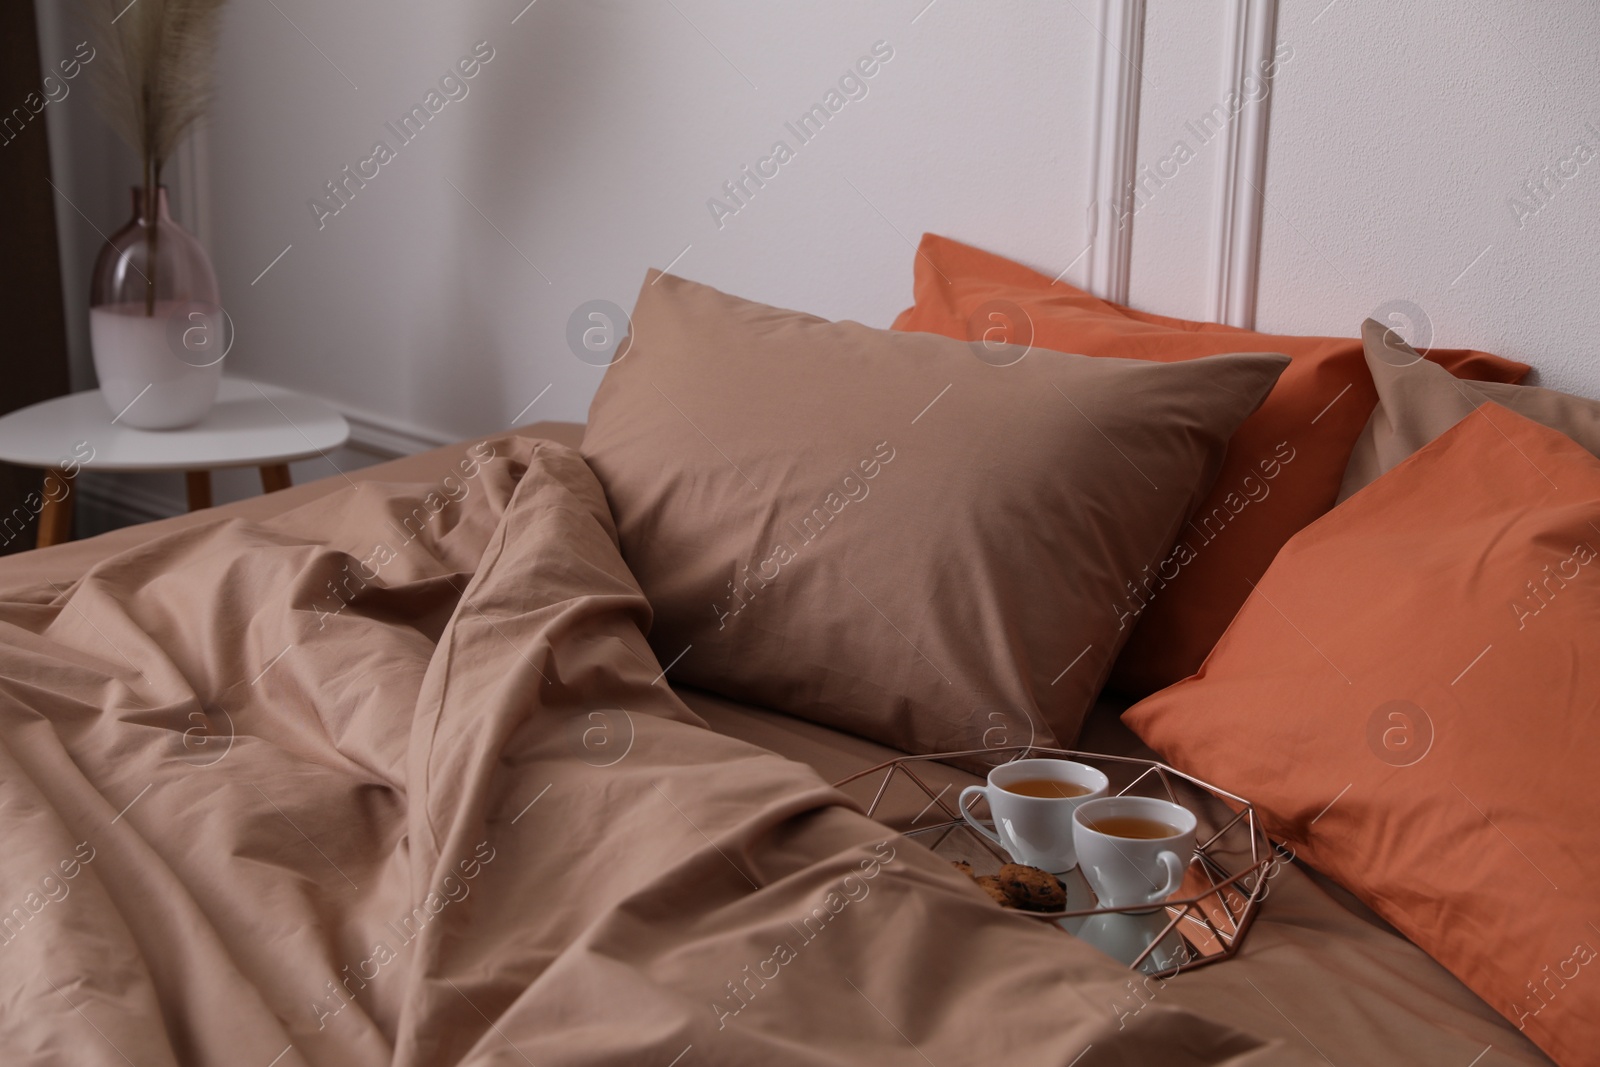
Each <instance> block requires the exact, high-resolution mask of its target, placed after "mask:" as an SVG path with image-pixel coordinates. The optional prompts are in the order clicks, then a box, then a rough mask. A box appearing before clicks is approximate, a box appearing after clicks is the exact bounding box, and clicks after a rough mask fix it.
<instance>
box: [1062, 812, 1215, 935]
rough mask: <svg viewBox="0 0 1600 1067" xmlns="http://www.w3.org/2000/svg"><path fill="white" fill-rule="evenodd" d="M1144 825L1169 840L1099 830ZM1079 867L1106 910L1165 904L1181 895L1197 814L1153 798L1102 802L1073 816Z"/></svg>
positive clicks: (1190, 855)
mask: <svg viewBox="0 0 1600 1067" xmlns="http://www.w3.org/2000/svg"><path fill="white" fill-rule="evenodd" d="M1116 819H1139V820H1144V821H1146V822H1150V823H1156V824H1160V825H1162V826H1165V827H1166V828H1168V829H1170V830H1171V831H1172V832H1171V833H1170V834H1163V835H1162V836H1160V837H1124V836H1121V835H1117V834H1111V833H1102V832H1101V831H1099V830H1096V829H1094V827H1095V826H1096V825H1105V824H1106V822H1107V821H1108V820H1116ZM1073 823H1074V827H1073V838H1074V841H1075V842H1076V844H1077V848H1078V862H1079V864H1080V865H1081V866H1082V869H1083V876H1084V878H1086V879H1088V881H1089V888H1091V889H1093V890H1094V895H1095V897H1096V899H1097V900H1099V902H1100V907H1102V908H1131V907H1140V906H1142V905H1146V904H1152V905H1153V904H1160V903H1161V902H1162V901H1164V900H1166V899H1167V898H1168V897H1170V896H1172V894H1174V893H1176V892H1177V891H1178V887H1179V886H1181V885H1182V884H1183V876H1184V872H1186V871H1187V870H1188V869H1189V860H1190V859H1191V858H1192V857H1193V856H1194V833H1195V818H1194V813H1193V812H1191V811H1189V809H1187V808H1184V807H1181V806H1180V805H1177V804H1172V803H1169V802H1168V801H1165V800H1157V799H1155V798H1154V797H1126V796H1124V797H1103V798H1101V799H1098V800H1093V801H1090V802H1089V803H1087V804H1082V805H1079V806H1078V808H1077V809H1076V810H1075V811H1074V812H1073Z"/></svg>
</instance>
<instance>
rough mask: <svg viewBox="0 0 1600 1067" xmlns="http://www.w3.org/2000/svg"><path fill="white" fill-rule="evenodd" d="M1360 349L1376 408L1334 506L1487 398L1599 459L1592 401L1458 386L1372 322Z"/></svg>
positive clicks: (1598, 408) (1599, 428)
mask: <svg viewBox="0 0 1600 1067" xmlns="http://www.w3.org/2000/svg"><path fill="white" fill-rule="evenodd" d="M1361 344H1362V348H1363V349H1364V350H1365V352H1366V355H1367V367H1368V369H1370V370H1371V371H1372V380H1373V382H1374V383H1375V384H1376V385H1377V387H1378V406H1377V407H1376V408H1375V409H1373V412H1372V417H1371V418H1370V419H1368V420H1367V425H1366V428H1365V429H1364V430H1362V431H1361V436H1360V438H1358V439H1357V440H1356V447H1355V451H1354V452H1352V453H1351V454H1350V464H1349V466H1347V467H1345V471H1344V482H1343V484H1342V485H1341V486H1340V487H1339V500H1340V501H1343V500H1345V499H1346V498H1348V497H1349V496H1351V495H1352V494H1353V493H1355V492H1357V491H1358V490H1360V489H1363V488H1365V487H1366V486H1368V485H1371V484H1372V483H1373V482H1375V481H1377V480H1378V479H1379V478H1380V477H1382V476H1383V475H1385V474H1387V473H1388V472H1389V471H1391V470H1393V469H1394V468H1395V467H1397V466H1399V465H1400V464H1401V462H1403V461H1404V460H1405V458H1406V457H1407V456H1409V455H1411V454H1412V453H1413V452H1416V451H1419V450H1420V449H1421V448H1422V447H1423V446H1424V445H1426V444H1428V443H1429V442H1430V441H1432V440H1433V439H1434V438H1436V437H1438V436H1439V435H1440V434H1442V433H1444V432H1445V431H1446V430H1448V429H1449V428H1450V427H1452V426H1454V425H1455V424H1456V423H1458V422H1460V421H1461V420H1462V419H1464V418H1466V417H1467V416H1468V415H1470V414H1472V412H1474V411H1476V410H1477V409H1478V407H1479V406H1480V405H1482V404H1484V403H1486V402H1490V401H1492V402H1494V403H1496V404H1499V405H1501V406H1502V407H1507V408H1510V409H1511V410H1512V411H1515V412H1516V413H1517V414H1519V415H1523V416H1526V417H1527V418H1530V419H1532V420H1533V421H1534V422H1537V423H1540V424H1541V425H1544V426H1548V427H1550V428H1551V429H1552V430H1559V431H1561V432H1562V433H1564V434H1566V435H1567V436H1568V437H1570V438H1572V439H1573V440H1574V441H1576V442H1578V444H1580V445H1582V446H1583V447H1584V448H1585V449H1587V450H1588V451H1589V452H1591V453H1593V454H1595V455H1597V456H1600V403H1596V402H1595V401H1593V400H1585V399H1584V398H1583V397H1580V396H1572V395H1571V394H1569V393H1558V392H1556V391H1555V390H1554V389H1539V388H1536V387H1534V386H1531V385H1507V384H1505V383H1504V382H1468V381H1463V380H1461V379H1460V378H1457V377H1456V376H1455V375H1453V374H1451V373H1450V372H1449V371H1447V370H1445V369H1444V368H1443V367H1441V366H1439V365H1438V364H1437V363H1432V362H1430V361H1428V360H1426V359H1424V358H1422V356H1420V355H1418V354H1417V351H1416V349H1414V348H1412V347H1411V346H1410V345H1408V344H1406V343H1405V341H1404V340H1402V339H1401V338H1400V336H1399V335H1398V334H1396V333H1395V332H1394V331H1393V330H1391V329H1389V328H1388V327H1387V326H1385V325H1384V324H1383V323H1381V322H1378V321H1377V320H1376V319H1368V320H1367V321H1366V322H1364V323H1362V324H1361Z"/></svg>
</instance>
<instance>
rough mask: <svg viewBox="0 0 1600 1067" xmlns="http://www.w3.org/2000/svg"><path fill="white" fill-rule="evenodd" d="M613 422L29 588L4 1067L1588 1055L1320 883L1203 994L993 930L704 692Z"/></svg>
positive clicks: (305, 499) (42, 578)
mask: <svg viewBox="0 0 1600 1067" xmlns="http://www.w3.org/2000/svg"><path fill="white" fill-rule="evenodd" d="M581 433H582V428H581V427H579V426H576V425H570V424H548V423H546V424H538V425H534V426H530V427H527V428H525V429H522V430H519V431H516V432H514V433H510V434H503V435H497V436H493V437H489V438H483V439H480V440H477V441H467V442H462V443H460V444H457V445H451V446H448V447H446V448H441V449H439V450H437V451H434V452H431V453H426V454H422V455H418V456H413V457H410V458H406V459H402V460H397V461H394V462H391V463H387V464H384V465H382V466H377V467H372V468H367V469H364V470H360V471H353V472H351V473H349V474H348V475H343V476H337V477H333V478H329V479H325V480H323V481H320V482H316V483H313V484H308V485H303V486H298V487H295V488H292V489H288V490H285V491H282V492H279V493H275V494H272V495H270V496H266V497H262V498H257V499H253V500H248V501H243V502H240V503H237V504H230V505H227V506H224V507H219V508H215V509H211V510H207V511H204V512H198V513H193V514H189V515H185V516H181V517H177V518H173V519H168V520H165V521H162V522H156V523H151V524H148V525H145V526H140V527H137V528H130V529H123V530H119V531H115V532H113V533H110V534H106V535H103V536H101V537H97V538H94V539H92V540H88V541H83V542H78V543H72V544H67V545H62V546H58V547H55V548H50V549H46V550H40V551H36V552H32V553H26V554H23V555H19V556H13V557H9V558H7V559H5V560H3V561H0V627H3V629H4V632H5V639H4V641H3V643H0V679H3V680H0V688H3V691H4V693H5V698H4V703H3V708H4V712H3V716H0V723H3V727H0V728H3V735H0V759H3V760H4V763H5V766H4V770H3V772H0V791H3V792H0V826H3V827H4V840H5V842H6V851H7V859H6V862H5V864H4V867H5V876H4V890H5V892H6V894H7V897H6V899H5V900H4V902H3V903H4V907H5V918H4V919H3V923H4V932H3V938H0V957H3V958H4V959H5V961H6V966H5V967H4V968H3V969H0V983H3V985H4V990H3V993H0V1001H3V1003H4V1004H5V1005H6V1009H5V1011H4V1013H3V1016H0V1048H3V1049H4V1050H5V1059H6V1060H7V1061H8V1062H18V1063H21V1062H27V1063H37V1064H74V1065H85V1064H100V1063H105V1064H112V1063H125V1062H126V1063H137V1064H140V1065H141V1067H145V1065H157V1064H178V1063H236V1064H258V1065H261V1067H289V1065H293V1064H302V1063H304V1064H321V1063H329V1064H331V1063H338V1064H380V1063H395V1064H406V1065H413V1064H416V1065H420V1064H444V1063H474V1064H480V1063H481V1064H489V1063H503V1064H511V1063H533V1064H551V1063H587V1064H659V1065H661V1067H693V1065H694V1064H698V1063H728V1064H749V1063H795V1064H823V1063H869V1062H870V1063H907V1064H910V1063H919V1064H926V1063H931V1064H938V1065H941V1067H943V1065H945V1064H956V1063H978V1062H988V1061H993V1062H1015V1063H1029V1064H1060V1065H1063V1067H1065V1065H1068V1064H1079V1065H1083V1067H1090V1065H1094V1064H1112V1063H1121V1064H1150V1063H1162V1064H1190V1063H1192V1064H1202V1063H1204V1064H1236V1065H1245V1064H1252V1065H1253V1064H1269V1063H1270V1064H1290V1063H1336V1064H1354V1063H1406V1064H1411V1063H1419V1064H1420V1063H1436V1064H1448V1065H1459V1067H1469V1065H1470V1067H1494V1065H1498V1064H1538V1063H1545V1062H1549V1061H1548V1060H1547V1059H1546V1058H1545V1056H1544V1055H1543V1054H1542V1053H1541V1052H1540V1051H1539V1050H1538V1049H1537V1048H1535V1046H1534V1045H1533V1044H1531V1043H1530V1042H1529V1041H1528V1039H1527V1038H1526V1037H1525V1036H1524V1035H1523V1034H1522V1033H1520V1032H1519V1031H1518V1029H1517V1028H1516V1027H1515V1026H1513V1025H1512V1024H1511V1023H1510V1022H1508V1021H1507V1020H1506V1019H1505V1018H1503V1017H1502V1015H1501V1014H1500V1013H1499V1012H1497V1011H1495V1010H1494V1009H1492V1008H1491V1007H1490V1006H1489V1005H1487V1004H1485V1003H1484V1002H1483V1001H1482V1000H1480V999H1479V998H1478V997H1477V996H1475V995H1474V994H1473V993H1472V992H1471V991H1470V990H1469V989H1467V988H1466V987H1465V986H1464V985H1463V984H1462V983H1461V982H1459V981H1457V980H1456V978H1454V977H1452V975H1451V974H1450V973H1449V972H1448V971H1447V970H1446V969H1445V968H1444V967H1442V966H1440V965H1439V964H1438V963H1435V962H1434V961H1433V960H1432V959H1430V958H1429V957H1428V955H1427V954H1425V953H1424V952H1423V951H1422V950H1421V949H1419V948H1418V947H1416V945H1414V944H1412V943H1411V942H1410V941H1409V940H1407V939H1406V938H1405V937H1402V936H1400V935H1399V934H1398V933H1397V932H1396V931H1395V930H1394V929H1393V928H1391V927H1390V926H1388V925H1387V924H1386V923H1385V922H1384V921H1383V920H1382V919H1380V918H1378V917H1377V916H1376V915H1375V914H1374V913H1373V912H1371V911H1370V910H1368V909H1367V908H1366V907H1364V906H1363V905H1362V904H1360V903H1359V902H1358V901H1357V900H1356V899H1355V898H1354V897H1352V896H1351V895H1350V894H1349V893H1346V892H1345V891H1343V890H1342V889H1340V888H1339V887H1338V886H1337V885H1335V884H1333V883H1332V882H1330V881H1328V880H1327V879H1325V878H1322V877H1320V876H1318V875H1315V874H1314V873H1312V872H1311V871H1309V869H1307V868H1306V867H1304V866H1303V865H1302V864H1299V863H1296V862H1285V863H1283V864H1281V865H1280V866H1278V867H1276V868H1275V869H1274V873H1273V877H1272V882H1271V889H1270V893H1269V896H1268V899H1267V901H1266V903H1265V906H1264V908H1263V910H1262V912H1261V915H1260V918H1259V920H1258V921H1257V923H1256V924H1255V926H1254V927H1253V929H1252V931H1251V933H1250V935H1249V938H1248V940H1247V942H1246V943H1245V945H1244V947H1243V950H1242V952H1241V954H1240V955H1239V956H1238V957H1237V958H1236V959H1233V960H1230V961H1228V962H1225V963H1222V964H1220V965H1216V966H1211V967H1206V968H1202V969H1199V970H1195V971H1193V972H1191V973H1187V974H1182V975H1179V976H1178V977H1177V978H1175V979H1172V980H1169V981H1164V982H1150V981H1148V980H1144V979H1142V978H1141V977H1139V976H1136V975H1134V974H1132V973H1130V972H1128V971H1126V970H1125V969H1123V968H1121V967H1120V966H1119V965H1117V964H1115V963H1113V962H1112V961H1110V960H1109V959H1107V958H1106V957H1103V956H1101V955H1099V954H1098V953H1096V952H1095V951H1094V950H1092V949H1090V948H1088V947H1086V946H1084V945H1082V944H1080V943H1077V942H1076V941H1074V940H1073V939H1071V938H1068V937H1066V936H1064V935H1062V934H1060V933H1059V932H1057V931H1054V930H1052V929H1049V928H1048V927H1046V926H1044V925H1042V924H1039V923H1037V922H1034V921H1031V920H1028V919H1025V918H1020V917H1017V916H1016V915H1012V914H1007V913H1004V912H1002V911H1001V910H999V909H997V908H995V907H993V906H992V904H990V903H989V901H988V900H987V899H986V898H985V897H984V896H983V894H982V893H981V892H979V891H978V890H977V889H976V888H975V887H974V886H973V885H972V884H971V883H970V881H969V880H967V879H966V878H965V877H964V876H962V875H960V874H959V873H957V872H955V871H954V870H953V869H952V868H950V866H949V865H948V864H947V863H945V862H944V861H943V860H940V859H938V858H937V857H935V856H933V855H932V854H931V853H927V852H926V851H925V850H923V849H921V847H920V846H917V845H915V844H912V843H910V842H908V841H906V840H905V839H903V838H900V837H898V836H897V835H895V834H893V833H891V832H889V831H888V830H887V829H886V828H884V827H883V826H880V825H878V824H876V823H874V822H873V821H871V820H868V819H867V818H865V816H864V815H862V814H861V801H860V798H859V797H847V796H844V795H842V794H840V793H838V792H836V791H834V790H833V789H831V788H830V787H829V785H828V783H830V782H833V781H837V780H839V779H841V778H843V777H845V776H846V775H848V774H850V773H852V772H855V771H858V770H861V769H863V768H866V767H869V766H872V765H874V764H876V763H879V762H881V761H882V760H884V759H886V758H890V757H892V756H894V755H895V754H897V753H896V750H895V749H893V748H890V747H887V746H885V745H882V744H878V743H876V742H873V741H869V740H865V739H863V738H861V737H857V736H853V735H852V734H850V733H847V732H845V731H842V730H839V729H835V728H831V727H829V726H827V725H821V724H819V723H817V722H814V721H806V720H803V719H800V718H796V717H793V716H790V715H786V714H782V713H779V712H776V711H771V710H766V709H764V708H762V707H758V706H752V705H751V704H749V703H747V702H741V701H737V700H731V699H727V698H725V697H719V696H716V695H713V694H711V693H708V692H705V691H703V690H701V689H697V688H693V687H690V686H687V685H678V684H675V683H674V681H673V678H674V671H673V670H672V668H671V665H670V664H666V663H664V662H662V660H663V659H664V657H658V656H657V655H655V654H654V653H653V652H652V650H651V648H650V646H649V645H648V644H647V643H646V641H645V639H644V636H643V631H644V630H645V628H647V627H648V626H649V624H650V606H649V605H648V604H647V603H646V601H645V599H644V597H643V596H642V595H641V593H640V592H639V588H638V586H637V585H636V584H635V583H634V581H633V579H632V577H631V575H630V574H629V572H628V569H627V567H626V566H625V565H624V564H623V562H622V559H621V556H620V555H618V553H617V549H616V539H617V535H616V533H615V531H614V530H613V529H612V528H611V527H610V518H609V515H608V514H607V513H606V508H605V500H604V497H603V496H602V495H601V494H600V493H599V489H598V485H597V484H596V483H595V481H594V478H593V476H592V475H591V474H590V473H589V472H588V469H587V468H586V467H585V466H584V463H583V460H582V458H580V457H579V455H578V453H577V452H575V451H573V450H572V448H573V447H575V446H576V445H577V443H578V441H579V439H580V437H581ZM440 497H444V498H445V499H444V500H442V501H441V500H440ZM379 544H382V545H383V546H384V547H385V548H386V549H387V550H388V551H387V552H379V550H378V548H377V547H376V546H377V545H379ZM380 570H381V571H382V579H381V581H380V580H378V578H377V576H378V572H379V571H380ZM664 668H665V669H664ZM1119 711H1120V705H1118V704H1117V703H1115V702H1113V701H1109V700H1102V701H1101V702H1100V704H1098V705H1097V706H1096V707H1095V709H1094V710H1093V712H1091V713H1090V715H1089V717H1088V719H1087V721H1086V723H1085V727H1084V733H1083V735H1082V737H1081V739H1080V741H1079V746H1080V747H1082V748H1085V749H1087V750H1092V751H1102V752H1109V753H1138V754H1146V755H1148V754H1149V750H1148V749H1146V748H1144V747H1143V745H1142V744H1141V743H1140V742H1139V740H1138V739H1137V738H1136V737H1134V735H1133V734H1132V733H1130V732H1129V731H1128V729H1127V728H1126V727H1125V726H1124V725H1123V724H1122V723H1121V722H1120V721H1119V717H1118V712H1119ZM940 773H941V774H943V775H944V776H945V780H948V781H949V782H952V783H966V782H972V781H976V780H977V779H975V778H973V777H971V776H970V775H968V774H966V773H965V772H963V771H960V770H957V769H955V768H945V769H943V770H942V771H941V772H940ZM808 920H809V922H808ZM840 927H843V928H844V929H840ZM775 942H776V944H775Z"/></svg>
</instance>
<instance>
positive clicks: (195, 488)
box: [183, 471, 211, 511]
mask: <svg viewBox="0 0 1600 1067" xmlns="http://www.w3.org/2000/svg"><path fill="white" fill-rule="evenodd" d="M183 478H184V481H185V483H187V485H188V489H189V510H190V511H199V510H200V509H201V508H209V507H210V506H211V472H210V471H184V472H183Z"/></svg>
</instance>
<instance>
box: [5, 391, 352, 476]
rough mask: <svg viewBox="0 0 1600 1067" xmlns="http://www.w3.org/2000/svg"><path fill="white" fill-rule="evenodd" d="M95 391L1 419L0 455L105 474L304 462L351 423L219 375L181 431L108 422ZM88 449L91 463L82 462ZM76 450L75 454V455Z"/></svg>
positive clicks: (296, 397)
mask: <svg viewBox="0 0 1600 1067" xmlns="http://www.w3.org/2000/svg"><path fill="white" fill-rule="evenodd" d="M112 414H113V413H112V411H111V409H110V408H109V407H107V406H106V402H105V399H104V398H103V397H102V396H101V395H100V390H98V389H93V390H90V391H88V392H84V393H73V394H71V395H69V396H60V397H56V398H55V399H54V400H46V401H43V402H42V403H38V404H34V405H33V406H32V407H26V408H23V409H22V410H20V411H13V412H12V413H11V414H9V415H5V416H3V417H0V460H7V461H9V462H11V463H16V464H19V465H21V466H24V467H66V466H69V465H76V466H85V467H90V468H92V469H94V470H108V471H158V470H186V471H187V470H214V469H217V468H220V467H258V466H267V465H271V464H278V463H289V462H291V461H293V460H298V459H310V458H311V457H313V456H317V455H321V454H322V453H324V452H326V451H328V450H329V449H333V448H338V447H339V446H340V445H342V444H344V443H345V441H346V440H347V439H348V438H349V437H350V424H349V423H347V422H345V421H344V416H343V415H340V414H339V413H338V412H337V411H335V410H334V409H333V408H331V407H329V406H328V405H327V404H325V403H323V402H322V401H321V400H317V399H315V398H313V397H309V396H303V395H302V394H300V393H296V392H293V391H292V390H289V389H284V388H283V387H281V386H277V385H265V384H258V383H256V382H252V381H248V380H246V379H244V378H224V379H222V383H221V386H220V387H219V388H218V390H217V403H216V406H214V407H213V408H212V409H211V411H210V412H209V413H207V415H206V417H205V418H204V419H202V420H201V421H199V422H197V423H195V424H194V425H193V426H187V427H184V428H183V429H181V430H135V429H133V428H132V427H130V426H118V425H115V424H113V422H112ZM85 445H87V446H88V448H92V449H93V450H94V451H93V453H92V455H93V457H94V458H93V459H92V460H85V454H87V449H86V448H84V446H85ZM80 450H81V452H80Z"/></svg>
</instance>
